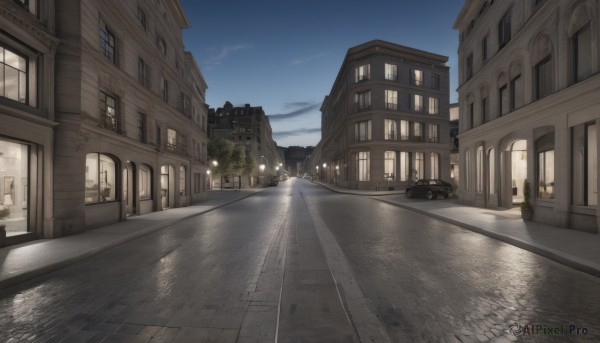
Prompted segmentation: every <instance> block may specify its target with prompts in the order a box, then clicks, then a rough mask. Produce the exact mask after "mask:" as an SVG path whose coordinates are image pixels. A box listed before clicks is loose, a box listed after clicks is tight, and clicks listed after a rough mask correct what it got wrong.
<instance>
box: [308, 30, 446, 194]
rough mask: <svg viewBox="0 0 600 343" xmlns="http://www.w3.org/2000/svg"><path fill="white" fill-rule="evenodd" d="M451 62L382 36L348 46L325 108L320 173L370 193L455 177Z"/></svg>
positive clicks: (321, 176) (333, 180)
mask: <svg viewBox="0 0 600 343" xmlns="http://www.w3.org/2000/svg"><path fill="white" fill-rule="evenodd" d="M447 61H448V58H447V57H445V56H441V55H437V54H433V53H429V52H425V51H421V50H417V49H413V48H409V47H404V46H401V45H397V44H394V43H389V42H385V41H381V40H374V41H371V42H368V43H365V44H362V45H359V46H356V47H353V48H351V49H349V50H348V53H347V54H346V57H345V59H344V62H343V63H342V67H341V68H340V71H339V73H338V76H337V78H336V80H335V83H334V85H333V87H332V89H331V92H330V94H329V95H328V96H326V97H325V100H324V101H323V105H322V107H321V112H322V124H321V130H322V131H321V141H320V142H319V145H318V147H319V148H320V156H319V160H318V161H315V160H314V159H313V161H312V163H313V164H316V166H319V169H320V170H319V172H318V173H319V178H320V179H321V180H322V181H324V182H328V183H335V184H337V185H338V186H341V187H345V188H350V189H370V190H384V189H385V190H387V189H389V188H390V187H394V188H395V189H403V188H404V187H405V186H406V185H408V183H410V182H412V181H415V180H416V179H420V178H436V179H438V178H439V179H444V180H449V179H450V159H449V153H450V144H449V126H448V117H449V114H448V113H449V112H448V111H449V104H448V103H449V79H448V77H449V76H448V75H449V68H448V67H447V66H446V62H447ZM316 166H315V170H313V172H315V171H316Z"/></svg>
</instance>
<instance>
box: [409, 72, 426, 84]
mask: <svg viewBox="0 0 600 343" xmlns="http://www.w3.org/2000/svg"><path fill="white" fill-rule="evenodd" d="M410 78H411V80H412V84H413V85H414V86H422V85H423V71H422V70H419V69H412V70H411V74H410Z"/></svg>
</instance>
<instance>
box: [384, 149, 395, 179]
mask: <svg viewBox="0 0 600 343" xmlns="http://www.w3.org/2000/svg"><path fill="white" fill-rule="evenodd" d="M383 177H384V179H385V180H386V181H394V180H395V179H396V152H395V151H386V152H385V156H384V175H383Z"/></svg>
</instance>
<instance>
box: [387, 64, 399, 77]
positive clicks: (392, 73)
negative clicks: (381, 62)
mask: <svg viewBox="0 0 600 343" xmlns="http://www.w3.org/2000/svg"><path fill="white" fill-rule="evenodd" d="M385 79H386V80H390V81H396V80H398V66H396V65H394V64H387V63H386V64H385Z"/></svg>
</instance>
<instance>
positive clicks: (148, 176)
mask: <svg viewBox="0 0 600 343" xmlns="http://www.w3.org/2000/svg"><path fill="white" fill-rule="evenodd" d="M138 175H139V188H140V189H139V191H140V200H150V199H152V173H151V172H150V168H148V167H147V166H145V165H141V166H140V168H139V169H138Z"/></svg>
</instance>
